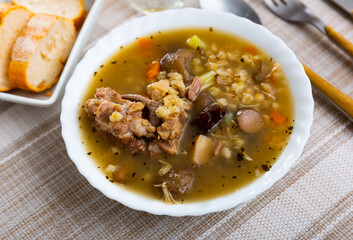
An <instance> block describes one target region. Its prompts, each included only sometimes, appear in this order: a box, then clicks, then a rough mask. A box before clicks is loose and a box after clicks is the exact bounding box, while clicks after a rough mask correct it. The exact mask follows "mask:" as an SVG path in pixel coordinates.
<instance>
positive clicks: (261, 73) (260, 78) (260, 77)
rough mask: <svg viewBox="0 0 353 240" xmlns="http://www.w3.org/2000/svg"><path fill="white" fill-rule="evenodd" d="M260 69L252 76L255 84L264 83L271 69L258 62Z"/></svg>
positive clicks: (265, 64)
mask: <svg viewBox="0 0 353 240" xmlns="http://www.w3.org/2000/svg"><path fill="white" fill-rule="evenodd" d="M259 64H260V67H259V70H258V71H257V72H256V73H255V74H254V79H255V81H256V82H257V83H262V82H264V81H265V79H266V77H267V76H268V74H270V72H271V69H270V66H269V65H268V63H265V62H263V61H261V60H260V61H259Z"/></svg>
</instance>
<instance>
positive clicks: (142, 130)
mask: <svg viewBox="0 0 353 240" xmlns="http://www.w3.org/2000/svg"><path fill="white" fill-rule="evenodd" d="M97 96H98V97H99V98H93V99H89V100H87V102H86V104H85V110H86V112H87V113H88V114H89V116H90V117H91V118H92V119H93V125H94V126H95V127H96V128H97V129H98V130H100V131H102V132H104V133H107V134H108V135H110V136H112V137H113V139H114V140H115V141H116V142H117V143H119V144H122V145H123V146H125V147H126V148H127V149H129V150H130V151H131V152H133V153H136V152H142V153H146V152H150V153H151V154H160V153H163V152H165V153H168V154H177V153H178V150H179V141H180V139H181V135H182V132H183V130H184V126H185V123H186V121H187V119H188V114H187V113H186V112H185V111H184V109H183V108H179V110H178V111H177V112H175V113H173V114H171V115H168V116H166V117H165V118H163V122H162V119H160V118H158V117H157V116H156V108H157V107H159V106H162V105H161V104H159V103H157V102H155V101H153V100H151V99H149V98H146V97H143V96H141V95H137V94H126V95H123V96H120V95H119V94H118V93H117V92H115V91H114V90H112V89H110V88H99V89H97V94H96V95H95V97H97ZM128 99H129V100H128ZM110 100H115V101H117V102H119V103H116V102H113V101H110ZM130 100H132V101H130ZM145 106H146V107H145ZM146 108H148V110H149V119H145V118H144V116H143V115H144V114H143V111H144V109H146ZM154 119H156V120H154ZM152 122H154V123H155V124H156V123H157V122H158V124H159V122H162V124H161V125H160V126H158V125H156V126H158V127H156V126H153V125H152V124H151V123H152Z"/></svg>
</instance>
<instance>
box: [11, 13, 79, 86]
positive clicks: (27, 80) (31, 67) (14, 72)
mask: <svg viewBox="0 0 353 240" xmlns="http://www.w3.org/2000/svg"><path fill="white" fill-rule="evenodd" d="M58 22H60V24H63V23H65V24H66V25H65V26H66V28H65V29H60V30H62V31H65V33H67V31H68V32H69V33H70V38H69V40H68V43H67V44H64V45H61V48H60V47H58V46H56V45H55V44H54V45H51V43H50V38H49V37H50V36H51V37H52V38H54V35H58V34H59V33H57V32H52V31H53V29H54V28H55V26H56V24H59V23H58ZM62 26H64V25H62ZM70 26H71V27H70ZM50 34H51V35H50ZM53 34H54V35H53ZM58 36H59V37H60V36H63V33H61V35H60V34H59V35H58ZM72 36H73V39H72ZM74 38H75V27H74V25H73V22H72V21H71V20H69V19H65V18H62V17H58V16H54V15H48V14H35V15H34V16H33V17H32V18H31V19H30V20H29V21H28V23H27V25H26V26H25V28H24V29H23V30H22V33H21V34H20V35H19V37H18V38H17V40H16V43H15V44H14V47H13V51H12V61H11V64H10V68H9V77H10V81H11V82H12V84H13V86H14V87H17V88H21V89H25V90H30V91H35V92H40V91H43V90H45V89H48V88H50V87H51V86H52V85H54V84H55V83H57V81H58V79H59V76H60V73H61V71H62V69H63V66H64V63H63V62H65V61H66V59H67V57H68V53H67V54H65V56H63V58H64V59H62V56H59V53H58V54H55V55H51V56H50V57H49V56H47V54H51V53H50V51H51V50H53V49H56V50H57V51H61V50H64V51H66V52H67V51H69V52H70V50H71V48H72V45H73V41H74ZM63 41H64V40H63ZM48 51H49V52H48ZM48 62H50V64H49V65H47V67H48V66H51V67H52V69H49V70H52V71H51V72H49V73H48V72H47V74H46V73H45V70H47V69H45V66H42V65H45V64H46V63H48ZM37 64H39V65H38V66H36V65H37ZM41 64H42V65H41ZM43 68H44V69H43ZM41 70H43V72H42V71H41ZM38 71H41V74H39V75H41V77H40V78H41V79H45V81H43V80H40V79H38V78H39V77H38V76H37V77H33V76H34V75H33V72H38ZM52 73H53V74H54V73H55V76H54V75H53V74H52ZM35 75H36V74H35Z"/></svg>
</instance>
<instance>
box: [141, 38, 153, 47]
mask: <svg viewBox="0 0 353 240" xmlns="http://www.w3.org/2000/svg"><path fill="white" fill-rule="evenodd" d="M137 42H138V45H139V46H140V47H141V48H148V47H150V46H151V44H152V39H150V38H147V37H142V38H139V39H138V41H137Z"/></svg>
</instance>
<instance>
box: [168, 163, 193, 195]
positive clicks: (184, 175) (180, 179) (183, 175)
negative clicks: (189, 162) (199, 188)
mask: <svg viewBox="0 0 353 240" xmlns="http://www.w3.org/2000/svg"><path fill="white" fill-rule="evenodd" d="M162 182H166V184H167V188H168V190H169V191H170V192H171V193H172V194H176V195H182V194H185V193H188V192H190V190H191V189H192V187H193V184H194V174H193V172H192V171H191V170H190V169H187V168H182V169H178V170H174V169H172V170H171V171H169V172H168V173H167V174H166V175H164V176H163V177H162ZM173 196H174V195H173Z"/></svg>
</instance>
